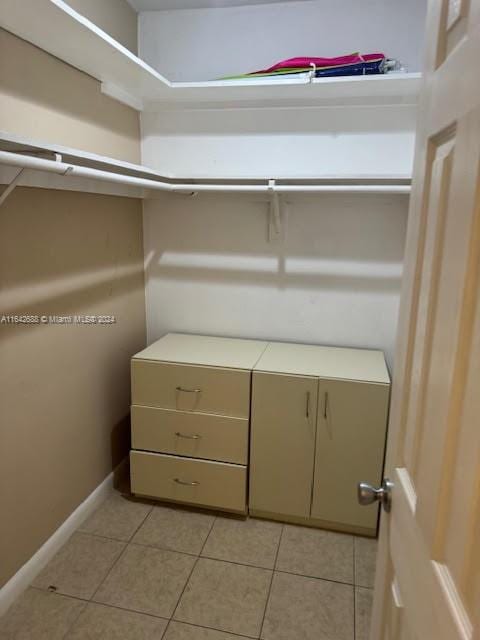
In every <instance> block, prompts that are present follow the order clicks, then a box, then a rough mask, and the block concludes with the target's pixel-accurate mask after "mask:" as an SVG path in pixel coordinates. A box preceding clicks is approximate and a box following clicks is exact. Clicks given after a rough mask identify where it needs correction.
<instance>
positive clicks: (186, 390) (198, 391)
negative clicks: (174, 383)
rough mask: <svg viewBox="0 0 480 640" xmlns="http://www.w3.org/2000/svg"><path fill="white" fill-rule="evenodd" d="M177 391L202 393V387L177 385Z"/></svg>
mask: <svg viewBox="0 0 480 640" xmlns="http://www.w3.org/2000/svg"><path fill="white" fill-rule="evenodd" d="M176 389H177V391H182V392H183V393H201V392H202V390H201V389H184V387H176Z"/></svg>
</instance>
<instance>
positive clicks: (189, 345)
mask: <svg viewBox="0 0 480 640" xmlns="http://www.w3.org/2000/svg"><path fill="white" fill-rule="evenodd" d="M267 344H268V343H267V342H262V341H260V340H240V339H237V338H216V337H213V336H195V335H189V334H185V333H168V334H167V335H166V336H163V338H160V340H157V341H156V342H154V343H153V344H151V345H150V346H149V347H147V348H146V349H144V350H143V351H140V352H139V353H137V354H136V355H134V356H133V359H134V360H157V361H161V362H177V363H180V364H193V365H203V366H206V367H224V368H227V369H248V370H251V369H253V368H254V366H255V364H256V362H257V361H258V359H259V358H260V356H261V355H262V353H263V352H264V351H265V348H266V347H267Z"/></svg>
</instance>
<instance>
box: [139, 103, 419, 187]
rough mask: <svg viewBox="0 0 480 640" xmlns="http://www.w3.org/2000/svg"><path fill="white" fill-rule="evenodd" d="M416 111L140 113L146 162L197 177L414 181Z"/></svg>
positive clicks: (405, 108)
mask: <svg viewBox="0 0 480 640" xmlns="http://www.w3.org/2000/svg"><path fill="white" fill-rule="evenodd" d="M415 119H416V109H415V107H414V106H408V105H404V106H397V107H391V108H389V107H360V106H355V107H333V108H307V109H281V108H280V109H261V108H260V109H246V108H244V109H223V110H221V109H218V110H214V109H206V110H197V111H195V110H183V111H160V112H158V113H142V116H141V127H142V160H143V162H144V163H145V164H146V165H148V166H150V167H152V168H154V169H157V171H159V172H161V173H163V174H166V175H169V174H170V175H173V176H178V177H191V178H210V177H211V178H242V177H243V178H255V177H257V178H265V177H271V178H280V177H290V178H309V177H312V178H318V177H319V176H321V177H324V178H328V177H331V176H337V175H339V176H345V177H348V176H365V177H367V176H378V175H383V176H393V175H395V176H398V177H410V175H411V172H412V162H413V151H414V143H415Z"/></svg>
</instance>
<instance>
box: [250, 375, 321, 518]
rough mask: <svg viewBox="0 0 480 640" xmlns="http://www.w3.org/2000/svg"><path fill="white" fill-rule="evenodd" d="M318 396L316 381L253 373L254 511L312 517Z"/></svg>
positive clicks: (252, 481) (252, 498)
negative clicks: (311, 505) (311, 504)
mask: <svg viewBox="0 0 480 640" xmlns="http://www.w3.org/2000/svg"><path fill="white" fill-rule="evenodd" d="M317 391H318V382H317V379H316V378H308V377H305V378H304V377H299V376H287V375H279V374H270V373H259V372H254V374H253V387H252V426H251V449H250V508H251V509H253V510H256V511H269V512H271V513H275V514H284V515H289V516H298V517H305V518H308V517H309V515H310V502H311V492H312V477H313V464H314V453H315V423H316V409H317Z"/></svg>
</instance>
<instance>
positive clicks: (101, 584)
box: [89, 504, 153, 602]
mask: <svg viewBox="0 0 480 640" xmlns="http://www.w3.org/2000/svg"><path fill="white" fill-rule="evenodd" d="M152 510H153V504H152V505H151V506H150V509H149V511H148V513H147V514H146V515H145V517H144V518H143V519H142V521H141V522H140V524H139V525H138V526H137V527H136V529H135V531H134V532H133V533H132V535H131V536H130V538H129V539H128V540H127V541H126V542H125V540H123V541H122V542H124V544H125V546H124V548H123V549H122V551H121V553H120V554H119V556H118V558H117V559H116V560H115V561H114V563H113V564H112V566H111V567H110V569H109V570H108V571H107V573H106V574H105V577H104V578H103V580H102V581H101V582H100V584H99V585H98V587H97V588H96V589H95V591H94V592H93V594H92V595H91V597H90V598H89V602H95V601H94V598H95V596H96V595H97V593H98V592H99V590H100V589H101V587H102V586H103V585H104V584H105V582H106V580H107V578H108V577H109V575H110V574H111V573H112V571H113V568H114V567H116V566H117V564H118V563H119V562H120V559H121V558H122V557H123V555H124V554H125V552H126V550H127V549H128V547H129V546H130V543H131V541H132V538H133V537H134V535H135V534H136V533H137V531H138V530H139V529H140V527H142V526H143V524H144V522H145V520H146V519H147V518H148V516H149V515H150V514H151V513H152ZM108 539H110V538H108Z"/></svg>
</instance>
